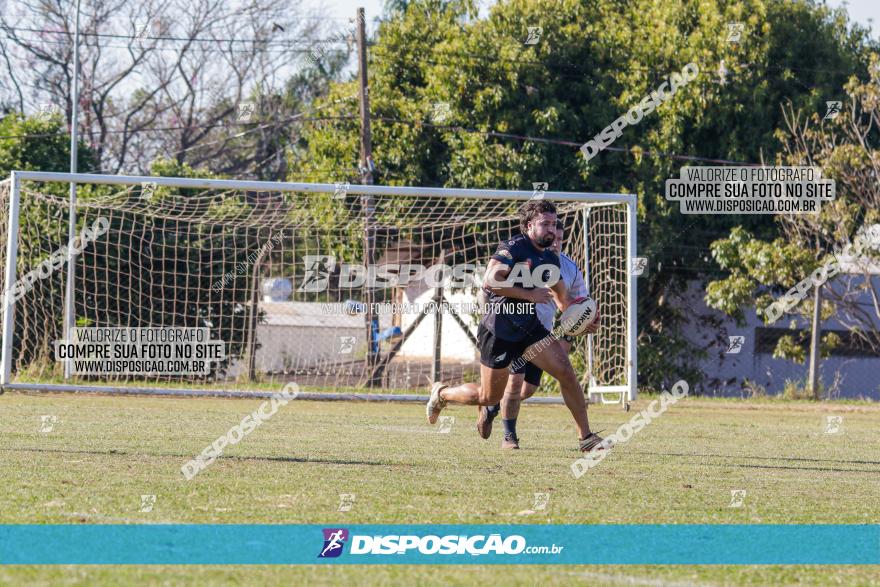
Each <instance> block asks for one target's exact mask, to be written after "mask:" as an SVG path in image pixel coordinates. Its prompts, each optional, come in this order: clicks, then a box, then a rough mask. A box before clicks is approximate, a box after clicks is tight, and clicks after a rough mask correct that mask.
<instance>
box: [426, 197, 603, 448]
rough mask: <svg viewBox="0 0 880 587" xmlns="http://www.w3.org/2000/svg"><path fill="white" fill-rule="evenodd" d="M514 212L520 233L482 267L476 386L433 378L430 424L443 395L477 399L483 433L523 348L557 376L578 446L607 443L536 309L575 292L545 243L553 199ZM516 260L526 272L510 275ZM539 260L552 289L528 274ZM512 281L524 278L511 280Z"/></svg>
mask: <svg viewBox="0 0 880 587" xmlns="http://www.w3.org/2000/svg"><path fill="white" fill-rule="evenodd" d="M519 217H520V228H521V229H522V230H523V232H522V234H519V235H517V236H515V237H513V238H511V239H510V240H506V241H501V243H500V244H499V245H498V248H497V250H496V251H495V254H494V255H492V257H491V259H490V260H489V265H488V267H487V268H486V276H485V279H484V282H483V291H484V293H485V296H486V302H487V310H486V312H485V313H484V314H483V319H482V320H481V321H480V326H479V329H478V330H477V341H478V345H479V350H480V385H477V384H475V383H464V384H462V385H458V386H455V387H451V386H447V385H444V384H443V383H441V382H439V381H438V382H435V383H434V384H433V386H432V387H431V397H430V399H429V400H428V404H427V406H426V412H427V416H428V423H430V424H434V423H435V422H437V419H438V418H439V416H440V412H441V411H442V410H443V408H445V407H446V405H447V403H448V402H452V403H454V404H462V405H471V406H473V405H476V406H479V418H478V420H477V430H478V432H479V433H480V436H481V437H483V438H488V437H489V434H490V433H491V426H492V419H493V417H494V415H493V414H492V413H491V412H495V414H497V411H496V410H497V406H498V404H499V403H500V401H501V398H502V397H503V396H504V390H505V389H506V387H507V380H508V377H509V375H510V369H509V366H510V363H511V362H513V361H514V360H520V362H521V357H522V356H523V355H524V354H527V356H529V357H530V358H529V361H530V362H531V363H532V364H534V365H535V366H536V367H538V368H539V369H541V370H543V371H546V372H547V373H549V374H550V376H551V377H553V378H555V379H556V380H557V381H559V387H560V389H561V390H562V397H563V400H564V401H565V405H566V406H567V407H568V409H569V411H570V412H571V415H572V417H574V421H575V425H576V426H577V431H578V439H579V448H580V450H581V451H583V452H589V451H590V450H592V449H594V448H596V449H605V448H607V446H606V442H605V441H604V440H603V439H602V437H600V436H599V435H597V434H594V433H593V432H591V431H590V425H589V422H588V420H587V403H586V400H585V398H584V391H583V388H581V385H580V382H578V378H577V375H576V374H575V372H574V368H572V366H571V362H570V361H569V360H568V353H567V352H566V351H565V349H563V347H562V346H561V345H560V343H559V341H558V340H556V339H555V338H554V337H553V336H552V335H551V334H550V332H549V331H548V330H547V328H545V327H544V325H542V324H541V322H540V320H539V319H538V315H537V313H536V311H535V304H542V303H546V302H549V301H551V300H552V301H555V302H556V305H557V306H559V308H560V309H561V310H563V311H564V310H565V309H566V308H568V306H569V305H571V303H572V302H573V301H574V299H575V298H573V297H572V296H571V295H570V292H569V291H568V289H567V288H566V286H565V283H564V281H563V280H561V279H558V275H559V273H558V269H559V257H558V255H557V254H556V253H554V252H553V251H552V250H550V247H551V246H552V245H553V242H554V240H555V239H556V222H557V218H556V206H554V205H553V204H552V203H551V202H549V201H547V200H530V201H529V202H527V203H526V204H525V205H524V206H523V207H522V208H520V211H519ZM517 265H520V267H518V268H517V272H516V273H515V274H514V275H515V276H517V275H521V274H522V273H523V271H522V270H523V269H524V267H522V265H525V266H526V267H525V268H527V271H525V273H526V274H527V275H528V276H529V278H528V279H523V278H519V279H517V278H512V279H511V280H510V281H507V279H508V276H510V274H511V272H512V271H513V269H514V267H516V266H517ZM541 265H544V266H547V267H548V269H552V268H556V270H557V272H556V277H557V279H556V280H555V282H553V280H546V279H545V280H542V281H545V282H547V283H548V284H550V283H552V286H551V287H550V288H547V287H541V286H537V287H536V284H534V283H532V280H531V278H530V276H531V274H532V272H533V271H534V270H535V269H537V268H538V267H540V266H541ZM535 273H538V272H535ZM542 273H544V274H546V273H547V271H543V272H542ZM517 282H518V283H521V285H515V283H517ZM597 328H598V318H597V320H596V322H595V323H594V324H593V325H592V326H591V327H590V329H588V331H587V332H595V331H596V329H597ZM490 408H491V411H490Z"/></svg>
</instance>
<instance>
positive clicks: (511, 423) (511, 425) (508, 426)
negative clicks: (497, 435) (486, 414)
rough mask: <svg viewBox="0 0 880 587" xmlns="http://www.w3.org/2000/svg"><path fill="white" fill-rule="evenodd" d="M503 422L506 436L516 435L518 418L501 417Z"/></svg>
mask: <svg viewBox="0 0 880 587" xmlns="http://www.w3.org/2000/svg"><path fill="white" fill-rule="evenodd" d="M501 422H503V423H504V436H511V437H514V438H515V437H516V418H513V419H512V420H507V419H505V418H502V419H501Z"/></svg>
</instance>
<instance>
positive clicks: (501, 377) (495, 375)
mask: <svg viewBox="0 0 880 587" xmlns="http://www.w3.org/2000/svg"><path fill="white" fill-rule="evenodd" d="M508 375H510V370H509V369H508V368H507V367H504V368H502V369H491V368H489V367H487V366H485V365H480V385H477V384H476V383H462V384H461V385H455V386H451V385H443V384H442V383H440V382H436V383H434V385H433V386H432V387H431V398H430V399H429V400H428V406H427V414H428V423H429V424H433V423H435V422H436V421H437V418H438V417H439V416H440V412H441V411H442V410H443V408H445V407H446V404H447V403H450V402H451V403H453V404H461V405H464V406H481V412H482V407H483V406H495V405H497V404H498V403H499V402H500V401H501V398H502V396H503V395H504V388H505V386H506V385H507V377H508ZM489 431H490V432H491V421H490V424H489ZM480 435H481V436H482V433H481V434H480ZM485 438H488V436H486V437H485Z"/></svg>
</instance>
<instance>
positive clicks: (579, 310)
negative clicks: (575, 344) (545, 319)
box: [559, 297, 599, 336]
mask: <svg viewBox="0 0 880 587" xmlns="http://www.w3.org/2000/svg"><path fill="white" fill-rule="evenodd" d="M597 310H598V308H597V306H596V302H595V301H594V300H593V298H591V297H585V298H578V299H576V300H575V301H574V302H572V304H571V305H570V306H569V307H568V309H566V310H565V312H563V313H562V318H560V321H559V324H560V327H561V328H562V332H564V333H565V334H567V335H569V336H580V335H581V334H583V333H584V332H585V331H586V330H587V328H589V327H590V326H591V325H592V324H594V323H595V322H596V319H597V318H598V317H599V313H598V311H597Z"/></svg>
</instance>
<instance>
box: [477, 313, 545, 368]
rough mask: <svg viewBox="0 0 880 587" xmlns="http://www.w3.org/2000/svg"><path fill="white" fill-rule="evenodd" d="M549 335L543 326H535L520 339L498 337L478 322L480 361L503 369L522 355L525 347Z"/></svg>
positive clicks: (488, 365)
mask: <svg viewBox="0 0 880 587" xmlns="http://www.w3.org/2000/svg"><path fill="white" fill-rule="evenodd" d="M548 336H550V333H549V332H548V331H547V329H546V328H544V327H543V326H539V327H538V328H535V329H534V331H533V332H531V333H530V334H529V335H528V336H527V337H526V338H524V339H523V340H520V341H516V342H514V341H510V340H504V339H503V338H498V337H496V336H495V334H494V333H492V332H491V331H490V330H489V329H488V328H486V327H485V326H483V325H482V324H480V327H479V328H478V329H477V343H478V345H479V347H480V363H482V364H483V365H485V366H487V367H489V368H490V369H504V368H505V367H507V366H508V365H510V363H512V362H513V361H515V360H516V359H519V358H520V357H522V354H523V353H524V352H525V351H526V349H527V348H529V347H530V346H532V345H533V344H535V343H536V342H538V341H539V340H543V339H544V338H546V337H548Z"/></svg>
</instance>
